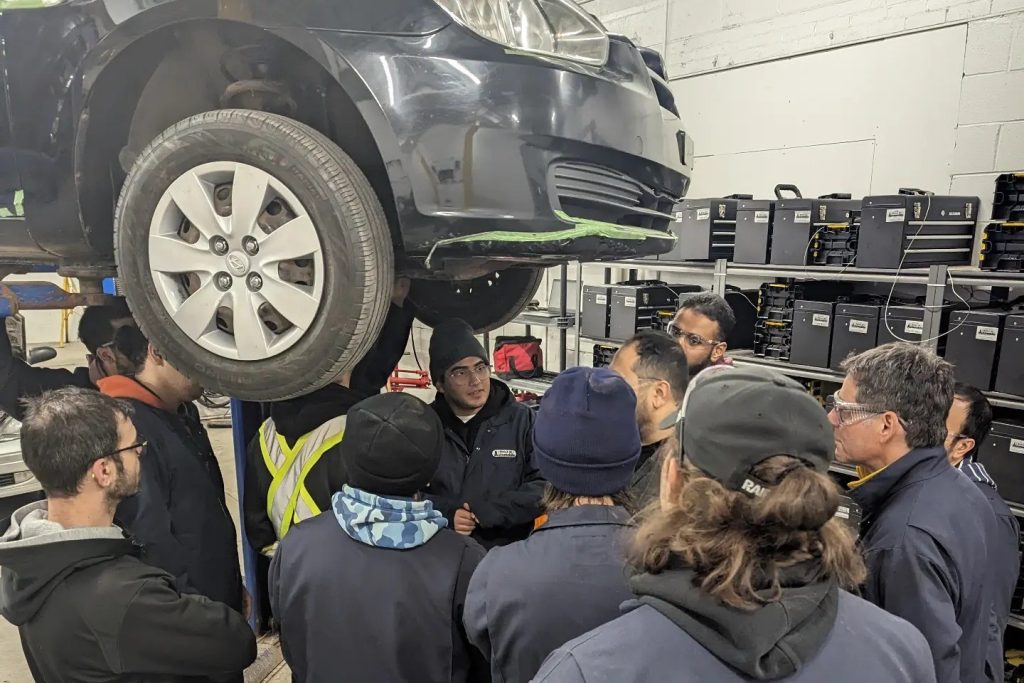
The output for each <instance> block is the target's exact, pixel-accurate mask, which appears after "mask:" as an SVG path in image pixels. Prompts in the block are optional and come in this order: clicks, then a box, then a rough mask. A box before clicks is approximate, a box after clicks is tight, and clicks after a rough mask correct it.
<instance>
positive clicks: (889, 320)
mask: <svg viewBox="0 0 1024 683" xmlns="http://www.w3.org/2000/svg"><path fill="white" fill-rule="evenodd" d="M954 310H955V307H954V306H952V305H948V304H947V305H944V306H943V307H942V319H941V321H940V324H939V334H940V335H942V332H945V331H946V330H947V329H948V325H949V316H950V314H951V313H952V312H953V311H954ZM924 317H925V308H924V306H916V305H893V304H890V305H889V308H888V310H887V309H886V308H885V307H884V306H883V307H882V317H881V319H880V320H879V323H878V345H879V346H882V345H883V344H889V343H892V342H898V341H902V342H907V343H910V344H920V343H922V342H925V341H930V340H926V338H925V335H924ZM937 336H938V335H937ZM936 341H937V343H938V351H939V352H940V353H941V352H942V350H943V349H944V348H945V346H946V335H942V336H939V338H938V339H937V340H936Z"/></svg>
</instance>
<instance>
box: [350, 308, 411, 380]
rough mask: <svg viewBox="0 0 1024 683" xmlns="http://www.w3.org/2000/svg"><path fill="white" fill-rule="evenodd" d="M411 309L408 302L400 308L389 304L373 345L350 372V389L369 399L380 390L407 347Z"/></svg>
mask: <svg viewBox="0 0 1024 683" xmlns="http://www.w3.org/2000/svg"><path fill="white" fill-rule="evenodd" d="M414 310H415V309H414V308H413V305H412V302H411V301H406V302H405V305H404V306H396V305H394V304H391V306H390V308H389V309H388V315H387V317H386V318H385V319H384V327H382V328H381V330H380V334H379V335H378V336H377V342H376V343H375V344H374V345H373V348H371V349H370V351H369V352H368V353H367V354H366V355H365V356H363V359H362V360H361V361H359V363H358V364H357V365H356V367H355V369H354V370H353V371H352V381H351V385H352V389H354V390H355V391H358V392H360V393H363V394H365V395H367V396H372V395H374V394H379V393H380V390H381V389H383V388H384V385H385V384H387V381H388V377H389V376H390V375H391V373H392V372H393V371H394V369H395V368H396V367H397V366H398V363H399V361H401V360H402V356H403V355H404V354H405V347H406V346H408V344H409V333H410V332H411V331H412V322H413V319H414V317H415V316H414Z"/></svg>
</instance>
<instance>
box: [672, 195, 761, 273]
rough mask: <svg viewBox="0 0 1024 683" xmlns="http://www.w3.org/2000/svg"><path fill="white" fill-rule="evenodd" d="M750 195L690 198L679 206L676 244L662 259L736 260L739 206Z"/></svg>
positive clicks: (673, 226) (674, 227) (675, 223)
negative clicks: (737, 213)
mask: <svg viewBox="0 0 1024 683" xmlns="http://www.w3.org/2000/svg"><path fill="white" fill-rule="evenodd" d="M750 199H753V196H752V195H749V194H732V195H729V196H728V197H723V198H721V199H687V200H686V201H684V202H683V203H682V204H680V205H679V206H678V207H677V209H676V221H675V222H674V223H672V225H671V228H672V231H673V232H674V233H675V235H676V246H675V248H673V250H672V251H670V252H668V253H667V254H662V255H661V259H660V260H662V261H714V260H716V259H720V258H724V259H730V260H731V259H732V258H733V252H734V250H735V248H736V207H737V205H738V204H739V200H750Z"/></svg>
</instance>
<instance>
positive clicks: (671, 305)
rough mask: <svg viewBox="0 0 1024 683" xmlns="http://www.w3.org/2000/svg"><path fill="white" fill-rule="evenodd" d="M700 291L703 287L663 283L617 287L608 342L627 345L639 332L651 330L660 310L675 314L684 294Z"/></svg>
mask: <svg viewBox="0 0 1024 683" xmlns="http://www.w3.org/2000/svg"><path fill="white" fill-rule="evenodd" d="M699 291H701V288H700V287H699V286H697V285H676V284H668V283H666V282H662V281H660V280H640V281H633V282H623V283H619V284H617V285H613V286H612V290H611V297H610V299H609V301H610V305H611V312H610V313H609V323H608V339H610V340H612V341H623V342H624V341H626V340H627V339H629V338H630V337H632V336H633V335H634V334H636V333H637V331H638V330H647V329H651V328H652V327H653V326H654V324H655V320H656V316H657V313H658V311H666V310H671V311H675V309H676V307H677V305H678V302H679V295H680V294H682V293H683V292H699Z"/></svg>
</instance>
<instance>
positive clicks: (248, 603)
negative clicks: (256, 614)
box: [242, 588, 252, 621]
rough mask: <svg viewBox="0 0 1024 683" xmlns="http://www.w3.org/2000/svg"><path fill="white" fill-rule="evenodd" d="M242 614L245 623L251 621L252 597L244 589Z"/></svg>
mask: <svg viewBox="0 0 1024 683" xmlns="http://www.w3.org/2000/svg"><path fill="white" fill-rule="evenodd" d="M242 614H243V615H244V616H245V620H246V621H249V620H250V619H252V596H251V595H249V591H248V590H246V589H245V588H243V589H242Z"/></svg>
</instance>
